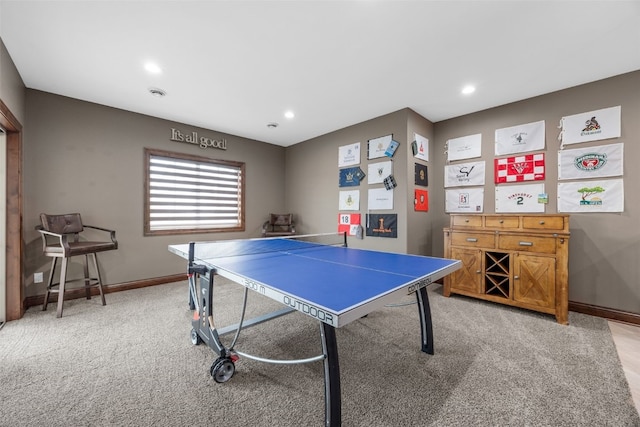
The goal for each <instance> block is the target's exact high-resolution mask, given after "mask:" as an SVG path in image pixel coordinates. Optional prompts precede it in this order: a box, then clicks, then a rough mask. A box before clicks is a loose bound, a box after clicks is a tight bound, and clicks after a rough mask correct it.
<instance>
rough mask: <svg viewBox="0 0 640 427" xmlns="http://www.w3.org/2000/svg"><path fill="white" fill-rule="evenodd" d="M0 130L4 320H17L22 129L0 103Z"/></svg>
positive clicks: (20, 277)
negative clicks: (1, 144) (2, 139)
mask: <svg viewBox="0 0 640 427" xmlns="http://www.w3.org/2000/svg"><path fill="white" fill-rule="evenodd" d="M0 126H2V127H3V129H4V130H5V133H6V145H7V176H6V177H5V180H6V185H7V223H6V239H7V246H6V267H7V269H6V272H5V274H6V285H7V297H6V301H7V303H6V320H7V321H10V320H16V319H20V318H21V317H22V316H23V315H24V312H25V304H24V286H23V283H24V277H23V273H22V265H23V257H24V243H23V241H22V125H21V124H20V122H19V121H18V119H17V118H16V117H15V116H14V115H13V114H12V113H11V111H10V110H9V108H8V107H7V106H6V105H5V103H4V102H2V99H0Z"/></svg>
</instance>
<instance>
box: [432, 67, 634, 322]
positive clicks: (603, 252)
mask: <svg viewBox="0 0 640 427" xmlns="http://www.w3.org/2000/svg"><path fill="white" fill-rule="evenodd" d="M617 105H620V106H621V107H622V135H621V137H620V138H617V139H615V140H605V141H593V142H589V143H584V144H578V145H576V146H571V147H570V148H582V147H588V146H594V145H603V144H606V143H611V142H623V143H624V177H623V178H624V188H625V206H624V212H622V213H606V214H604V213H603V214H583V213H582V214H572V215H571V218H570V228H571V230H570V231H571V238H570V240H569V300H570V301H574V302H579V303H585V304H592V305H596V306H600V307H608V308H613V309H619V310H623V311H627V312H631V313H640V198H639V197H638V185H639V184H638V177H637V176H636V174H635V165H637V164H638V163H640V120H638V118H639V117H640V71H636V72H633V73H628V74H624V75H621V76H617V77H614V78H610V79H606V80H601V81H597V82H593V83H589V84H586V85H581V86H577V87H574V88H570V89H566V90H562V91H559V92H554V93H551V94H547V95H543V96H538V97H535V98H531V99H528V100H524V101H521V102H517V103H513V104H509V105H504V106H500V107H497V108H493V109H490V110H485V111H481V112H478V113H474V114H469V115H466V116H463V117H458V118H455V119H451V120H447V121H442V122H438V123H436V124H435V155H434V156H433V159H434V161H433V163H434V167H435V170H436V171H437V172H436V173H435V174H432V176H434V180H433V185H431V184H430V185H429V187H430V188H432V189H434V191H433V192H431V193H430V195H431V194H433V199H432V200H433V204H432V207H433V209H430V212H432V213H433V215H434V216H435V219H434V222H433V225H434V229H433V237H434V238H433V240H432V244H433V254H434V255H442V253H443V238H442V228H443V227H445V226H447V225H448V215H446V214H445V213H444V192H443V187H444V176H443V172H442V171H443V168H444V165H445V163H446V157H445V155H444V145H445V143H446V141H447V140H448V139H450V138H455V137H460V136H465V135H471V134H477V133H482V159H483V160H486V162H487V180H486V185H485V197H484V211H485V213H491V212H495V200H494V198H493V197H492V195H493V194H494V190H495V185H494V184H493V179H492V178H491V175H492V173H491V171H492V170H493V166H492V165H493V159H494V157H495V155H494V139H495V138H494V132H495V130H496V129H499V128H503V127H509V126H515V125H518V124H523V123H531V122H535V121H539V120H545V124H546V150H545V153H546V154H545V157H546V159H545V160H546V162H545V163H546V171H545V172H546V179H545V190H546V191H547V193H548V194H549V204H548V206H547V207H546V213H555V212H556V209H557V204H556V196H557V185H556V184H557V172H558V170H557V164H558V162H557V160H558V149H559V142H558V133H559V129H558V128H557V127H558V124H559V122H560V119H561V118H562V117H563V116H568V115H572V114H578V113H583V112H586V111H592V110H597V109H601V108H606V107H613V106H617ZM430 178H431V177H430Z"/></svg>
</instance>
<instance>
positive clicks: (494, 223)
mask: <svg viewBox="0 0 640 427" xmlns="http://www.w3.org/2000/svg"><path fill="white" fill-rule="evenodd" d="M484 222H485V226H486V227H487V228H514V229H517V228H518V227H519V226H520V218H518V217H517V216H487V217H486V218H485V220H484Z"/></svg>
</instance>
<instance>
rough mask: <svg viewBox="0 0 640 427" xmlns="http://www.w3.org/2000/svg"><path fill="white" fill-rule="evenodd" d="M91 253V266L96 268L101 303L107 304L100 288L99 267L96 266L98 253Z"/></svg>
mask: <svg viewBox="0 0 640 427" xmlns="http://www.w3.org/2000/svg"><path fill="white" fill-rule="evenodd" d="M91 255H93V266H94V268H95V269H96V277H97V278H98V290H99V291H100V298H102V305H107V301H106V300H105V299H104V292H103V290H102V275H100V267H98V255H96V254H95V253H92V254H91Z"/></svg>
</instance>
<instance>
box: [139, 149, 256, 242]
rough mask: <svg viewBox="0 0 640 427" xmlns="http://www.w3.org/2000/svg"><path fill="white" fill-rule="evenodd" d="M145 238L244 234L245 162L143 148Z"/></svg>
mask: <svg viewBox="0 0 640 427" xmlns="http://www.w3.org/2000/svg"><path fill="white" fill-rule="evenodd" d="M145 171H146V172H145V173H146V176H145V178H146V179H145V209H144V234H145V235H146V236H152V235H161V234H189V233H211V232H221V231H244V203H243V201H244V163H241V162H233V161H227V160H212V159H208V158H206V157H198V156H190V155H186V154H180V153H171V152H168V151H160V150H152V149H148V148H147V149H145Z"/></svg>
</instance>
